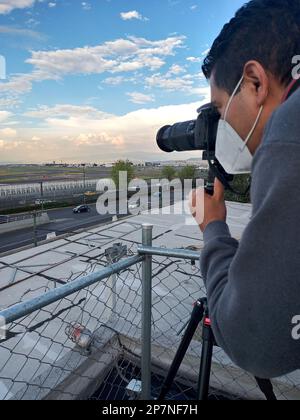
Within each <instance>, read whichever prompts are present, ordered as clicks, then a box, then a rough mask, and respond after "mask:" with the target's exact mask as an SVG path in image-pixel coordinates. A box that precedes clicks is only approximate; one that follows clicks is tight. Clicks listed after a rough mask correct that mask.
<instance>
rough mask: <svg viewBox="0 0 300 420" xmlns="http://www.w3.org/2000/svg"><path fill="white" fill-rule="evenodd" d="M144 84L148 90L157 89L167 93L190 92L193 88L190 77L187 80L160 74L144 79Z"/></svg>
mask: <svg viewBox="0 0 300 420" xmlns="http://www.w3.org/2000/svg"><path fill="white" fill-rule="evenodd" d="M146 84H147V86H148V87H150V88H159V89H165V90H169V91H185V92H188V91H190V90H191V89H192V88H193V86H194V81H193V79H192V76H190V77H189V78H184V77H175V78H171V77H170V75H162V74H160V73H158V74H154V75H153V76H150V77H147V78H146Z"/></svg>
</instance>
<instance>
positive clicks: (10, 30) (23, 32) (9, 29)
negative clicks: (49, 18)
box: [0, 19, 44, 40]
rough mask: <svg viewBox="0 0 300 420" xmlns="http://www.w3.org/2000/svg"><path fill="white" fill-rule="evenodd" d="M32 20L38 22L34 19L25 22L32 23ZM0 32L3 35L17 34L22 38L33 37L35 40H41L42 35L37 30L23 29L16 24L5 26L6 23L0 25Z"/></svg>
mask: <svg viewBox="0 0 300 420" xmlns="http://www.w3.org/2000/svg"><path fill="white" fill-rule="evenodd" d="M33 22H36V23H38V22H37V21H35V20H34V19H29V20H28V21H27V24H29V25H30V24H32V23H33ZM31 26H32V25H31ZM33 26H34V25H33ZM0 33H1V34H5V35H12V36H19V37H22V38H24V37H25V38H33V39H37V40H43V39H44V36H43V35H42V34H40V33H39V32H36V31H33V30H31V29H23V28H19V27H16V26H7V25H0Z"/></svg>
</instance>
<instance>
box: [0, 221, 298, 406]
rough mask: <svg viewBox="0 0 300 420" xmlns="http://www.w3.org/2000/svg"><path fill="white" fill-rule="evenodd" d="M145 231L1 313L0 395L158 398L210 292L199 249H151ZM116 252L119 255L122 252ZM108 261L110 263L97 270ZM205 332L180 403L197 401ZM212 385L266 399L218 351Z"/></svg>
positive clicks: (183, 381) (286, 382)
mask: <svg viewBox="0 0 300 420" xmlns="http://www.w3.org/2000/svg"><path fill="white" fill-rule="evenodd" d="M142 233H143V238H142V244H141V245H140V246H138V247H134V249H133V251H132V250H131V249H129V250H127V254H126V255H125V252H124V247H123V248H122V247H117V248H114V249H113V251H114V253H113V254H112V256H111V258H108V252H107V250H106V251H103V252H102V253H101V255H98V256H97V257H96V258H95V257H93V258H94V260H96V263H95V265H94V271H93V272H91V273H90V274H87V275H85V276H83V277H80V278H77V279H72V281H69V282H68V283H67V284H65V285H63V286H59V287H56V286H57V285H56V284H55V285H53V288H52V289H51V290H48V291H46V290H45V293H41V294H40V295H39V296H38V297H35V298H33V299H29V300H25V301H23V302H20V303H18V304H16V305H14V306H11V307H8V308H6V309H4V310H2V311H1V312H0V333H1V325H4V324H5V325H6V334H5V338H4V339H2V340H1V339H0V399H86V398H92V399H94V398H96V399H128V398H133V397H134V398H143V399H151V398H155V397H156V396H157V395H158V392H159V388H160V386H161V384H162V380H163V378H164V377H165V375H166V373H167V372H166V371H167V369H168V366H169V365H170V361H171V360H172V358H173V356H174V354H175V352H176V349H177V347H178V344H179V342H180V336H181V335H182V332H183V330H184V326H185V325H186V322H187V321H188V320H189V317H190V313H191V311H192V305H193V303H194V302H195V301H196V300H197V299H198V298H199V297H201V296H202V297H204V296H205V288H204V284H203V281H202V276H201V272H200V268H199V264H195V262H197V261H198V260H199V257H200V253H199V252H197V251H194V250H191V249H165V248H157V247H154V246H153V244H152V226H151V225H144V226H143V230H142ZM118 245H119V244H118ZM116 249H117V250H118V249H121V251H122V253H121V254H120V255H119V256H118V255H117V254H116ZM105 260H106V261H107V262H108V266H106V267H105V268H102V269H101V270H100V271H98V269H97V267H98V265H97V264H100V265H103V263H104V261H105ZM96 270H97V271H96ZM39 288H40V289H42V286H39ZM2 332H3V331H2ZM200 335H201V334H200V332H198V333H196V336H195V337H194V340H193V342H192V345H191V349H190V350H189V352H188V354H187V356H186V358H185V360H184V365H183V367H182V370H181V371H180V372H179V377H178V381H177V382H176V386H175V388H174V390H173V391H172V392H173V398H174V399H182V396H183V395H185V396H186V397H187V398H194V395H195V394H193V392H194V387H195V386H196V384H197V379H198V374H199V372H198V371H199V363H200V352H201V338H200ZM0 338H1V334H0ZM139 381H140V382H141V385H142V386H141V393H139V392H138V391H137V389H138V388H139V387H138V386H137V383H138V382H139ZM211 384H212V391H213V392H215V394H216V395H218V396H219V394H222V395H224V394H226V395H227V396H229V395H230V397H231V398H237V397H238V398H245V399H246V398H251V399H252V398H256V397H257V398H261V397H262V396H261V393H260V391H259V390H258V388H257V385H256V384H255V382H254V380H253V378H252V377H251V376H250V375H249V374H247V373H246V372H243V371H241V370H239V369H238V368H237V367H236V366H234V365H233V364H232V363H231V362H230V361H229V360H228V358H227V357H226V355H224V353H223V352H222V350H221V349H218V348H216V349H215V350H214V362H213V367H212V377H211ZM274 385H275V390H276V394H277V396H278V397H279V398H282V399H297V398H298V399H299V398H300V380H299V375H297V374H293V375H290V376H287V377H284V378H281V379H280V381H275V382H274Z"/></svg>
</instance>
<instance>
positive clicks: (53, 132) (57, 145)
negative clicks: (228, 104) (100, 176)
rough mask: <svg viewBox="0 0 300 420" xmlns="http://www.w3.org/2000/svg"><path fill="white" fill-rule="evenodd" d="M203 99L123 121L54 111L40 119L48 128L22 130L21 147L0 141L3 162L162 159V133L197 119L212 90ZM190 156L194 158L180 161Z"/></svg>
mask: <svg viewBox="0 0 300 420" xmlns="http://www.w3.org/2000/svg"><path fill="white" fill-rule="evenodd" d="M202 93H203V95H202V96H201V97H199V102H193V103H187V104H182V105H170V106H163V107H159V108H151V109H140V110H138V111H135V112H131V113H128V114H126V115H123V116H107V115H103V116H102V117H99V116H98V115H97V113H96V114H95V115H92V112H96V111H97V112H98V113H101V111H99V110H96V111H95V110H94V109H93V111H92V112H91V113H90V114H89V113H88V112H87V113H86V114H85V115H80V114H79V112H74V109H73V105H64V110H63V111H62V112H64V113H65V114H64V118H57V117H55V116H54V115H55V113H58V110H57V108H56V107H53V108H55V109H56V110H54V111H53V112H52V113H51V111H50V114H49V115H48V116H47V117H46V118H45V112H44V113H43V114H42V113H40V114H39V117H40V118H41V119H42V121H43V127H36V128H33V129H32V128H30V129H29V128H26V127H25V128H23V129H22V130H21V129H19V130H18V131H19V135H18V140H17V141H16V140H14V139H7V140H5V139H1V140H2V141H1V142H0V154H1V160H2V161H16V160H17V161H24V160H25V158H24V156H26V161H32V162H40V161H41V160H42V161H49V160H60V159H62V160H66V161H76V162H80V161H82V160H86V161H97V162H103V161H113V160H116V159H119V158H128V156H130V158H131V159H133V160H148V159H150V160H151V159H156V158H163V157H164V155H163V154H162V153H161V152H160V151H159V150H158V148H157V145H156V141H155V138H156V133H157V130H158V129H159V128H160V127H162V126H163V125H166V124H173V123H175V122H178V121H185V120H186V121H187V120H190V119H194V118H196V116H197V113H196V110H197V108H198V107H199V106H200V105H201V104H202V103H206V102H208V100H209V99H208V98H209V89H208V88H206V90H205V91H204V90H203V92H202ZM48 109H49V108H48ZM67 109H69V111H70V113H69V115H67V114H66V112H67V111H66V110H67ZM44 110H46V108H45V107H44ZM77 111H78V110H77ZM31 112H32V111H31ZM75 114H77V115H75ZM37 116H38V115H37ZM20 133H22V136H21V135H20ZM191 156H195V154H193V153H192V154H190V153H187V154H185V153H183V154H181V155H180V157H182V158H187V157H191ZM170 157H171V156H170Z"/></svg>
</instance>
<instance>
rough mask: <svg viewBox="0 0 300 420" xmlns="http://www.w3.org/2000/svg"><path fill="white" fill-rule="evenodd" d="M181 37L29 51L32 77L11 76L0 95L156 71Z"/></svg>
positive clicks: (139, 39) (132, 38) (172, 51)
mask: <svg viewBox="0 0 300 420" xmlns="http://www.w3.org/2000/svg"><path fill="white" fill-rule="evenodd" d="M184 39H185V38H184V37H180V36H177V37H169V38H166V39H163V40H159V41H149V40H147V39H144V38H136V37H128V39H117V40H115V41H109V42H105V43H104V44H101V45H97V46H94V47H83V48H75V49H66V50H54V51H32V52H31V57H30V58H29V59H27V60H26V63H27V64H31V65H32V66H33V67H34V69H33V71H32V73H29V74H20V75H16V76H13V77H12V78H10V79H9V80H8V81H7V82H5V83H0V94H1V93H2V94H3V93H7V94H12V93H14V94H23V93H27V92H30V91H31V89H32V83H33V82H39V81H43V80H58V79H61V78H62V77H64V76H66V75H89V74H102V73H105V72H108V73H111V74H114V73H127V72H135V71H137V70H141V69H144V68H146V69H150V70H152V71H157V70H158V69H159V68H160V67H162V66H163V65H164V64H165V58H166V57H168V56H173V55H175V52H176V50H177V49H178V48H183V43H184Z"/></svg>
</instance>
